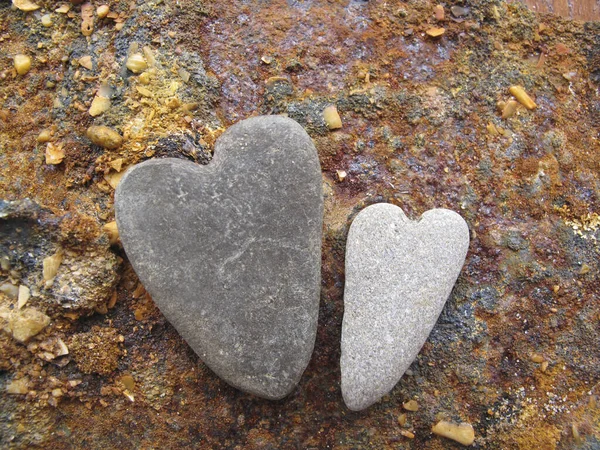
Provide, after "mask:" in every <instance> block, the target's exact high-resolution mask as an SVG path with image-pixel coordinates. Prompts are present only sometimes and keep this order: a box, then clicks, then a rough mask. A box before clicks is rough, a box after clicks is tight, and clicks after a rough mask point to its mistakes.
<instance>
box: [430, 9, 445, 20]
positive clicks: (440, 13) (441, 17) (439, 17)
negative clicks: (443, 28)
mask: <svg viewBox="0 0 600 450" xmlns="http://www.w3.org/2000/svg"><path fill="white" fill-rule="evenodd" d="M433 13H434V15H435V20H437V21H442V20H444V18H445V16H446V15H445V13H444V7H443V6H442V5H435V7H434V8H433Z"/></svg>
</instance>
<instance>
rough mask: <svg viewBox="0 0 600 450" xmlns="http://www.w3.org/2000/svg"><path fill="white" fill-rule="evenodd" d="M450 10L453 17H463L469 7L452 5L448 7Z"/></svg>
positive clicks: (467, 12)
mask: <svg viewBox="0 0 600 450" xmlns="http://www.w3.org/2000/svg"><path fill="white" fill-rule="evenodd" d="M450 12H451V13H452V15H453V16H454V17H463V16H466V15H467V14H469V8H463V7H462V6H456V5H453V6H451V7H450Z"/></svg>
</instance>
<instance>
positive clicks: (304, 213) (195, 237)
mask: <svg viewBox="0 0 600 450" xmlns="http://www.w3.org/2000/svg"><path fill="white" fill-rule="evenodd" d="M115 211H116V219H117V225H118V228H119V233H120V236H121V241H122V242H123V246H124V248H125V251H126V253H127V256H128V257H129V259H130V261H131V263H132V265H133V268H134V269H135V271H136V272H137V274H138V276H139V277H140V280H141V281H142V283H143V284H144V286H145V287H146V289H147V290H148V291H149V293H150V295H151V296H152V298H153V299H154V302H155V303H156V304H157V305H158V307H159V308H160V310H161V311H162V312H163V314H164V315H165V317H166V318H167V319H168V320H169V322H171V324H173V326H174V327H175V328H176V329H177V331H178V332H179V333H180V334H181V336H182V337H183V338H184V339H185V340H186V341H187V343H188V344H189V345H190V346H191V347H192V348H193V349H194V351H195V352H196V353H197V354H198V355H199V356H200V358H202V360H203V361H204V362H205V363H206V364H207V365H208V366H209V367H210V368H211V369H212V370H213V371H214V372H216V373H217V374H218V375H219V376H220V377H221V378H223V379H224V380H225V381H227V382H228V383H230V384H231V385H232V386H235V387H237V388H239V389H241V390H243V391H246V392H249V393H252V394H255V395H258V396H261V397H265V398H268V399H279V398H282V397H284V396H286V395H287V394H289V393H290V392H291V391H292V390H293V389H294V387H295V386H296V384H297V383H298V381H299V380H300V377H301V376H302V373H303V372H304V369H305V368H306V366H307V365H308V362H309V360H310V357H311V354H312V350H313V346H314V342H315V336H316V328H317V316H318V308H319V292H320V268H321V224H322V218H323V200H322V188H321V169H320V166H319V160H318V156H317V152H316V149H315V147H314V145H313V143H312V141H311V139H310V137H309V136H308V135H307V134H306V132H305V131H304V129H303V128H302V127H301V126H300V125H299V124H297V123H296V122H294V121H293V120H291V119H288V118H285V117H281V116H262V117H255V118H251V119H248V120H244V121H242V122H239V123H238V124H236V125H234V126H232V127H231V128H230V129H229V130H227V131H226V132H225V133H224V134H223V135H222V136H221V137H220V138H219V140H218V141H217V143H216V146H215V154H214V158H213V160H212V161H211V162H210V163H209V164H208V165H207V166H199V165H196V164H194V163H191V162H188V161H183V160H179V159H162V160H151V161H147V162H144V163H142V164H139V165H137V166H135V167H133V168H132V169H130V170H129V171H128V172H127V173H126V174H125V176H124V177H123V179H122V180H121V183H120V184H119V186H118V188H117V191H116V195H115Z"/></svg>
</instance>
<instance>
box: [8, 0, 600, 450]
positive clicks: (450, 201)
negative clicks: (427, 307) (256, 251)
mask: <svg viewBox="0 0 600 450" xmlns="http://www.w3.org/2000/svg"><path fill="white" fill-rule="evenodd" d="M36 2H37V3H38V5H40V6H41V8H40V9H39V10H37V11H34V12H29V13H25V12H23V11H20V10H18V9H14V8H12V7H11V3H10V2H8V1H6V0H3V1H1V2H0V80H1V81H0V193H1V197H2V198H3V199H4V200H6V201H13V202H11V203H8V202H2V203H0V258H1V261H0V262H1V263H2V264H1V270H2V272H1V278H0V285H1V289H0V290H1V291H2V293H1V294H0V310H1V311H2V314H1V315H0V317H3V319H0V320H2V321H4V322H3V323H2V324H1V325H2V327H4V328H6V332H1V333H0V348H1V351H0V392H2V393H1V394H0V446H1V447H3V448H36V447H39V448H54V449H71V448H97V449H100V448H121V449H129V448H230V449H235V448H238V449H246V448H249V449H254V448H257V449H258V448H265V449H268V448H273V449H288V448H290V449H291V448H315V449H316V448H319V449H321V448H338V449H354V448H411V449H446V448H459V447H460V446H459V445H458V444H455V443H453V442H452V441H449V440H447V439H444V438H441V437H439V436H435V435H433V434H432V433H431V431H430V430H431V426H432V425H433V424H434V423H435V422H436V421H437V420H439V419H446V420H450V421H454V422H468V423H470V424H472V425H473V427H474V428H475V432H476V441H475V444H474V448H482V449H483V448H485V449H530V448H536V449H553V448H559V449H572V448H582V449H598V448H600V430H599V429H600V409H599V406H598V402H597V396H598V394H600V392H599V390H598V389H599V388H598V383H599V380H600V355H599V343H600V325H599V322H600V303H599V299H600V283H599V274H598V257H599V254H600V250H599V248H598V241H597V240H598V238H599V237H600V236H599V232H598V228H599V225H600V219H599V216H598V214H599V213H600V198H599V196H600V181H599V180H600V177H599V173H600V157H599V155H600V153H599V151H600V146H599V144H598V138H599V136H600V97H599V90H600V24H599V23H593V22H588V23H583V22H572V21H567V20H563V19H559V18H557V17H553V16H547V15H536V14H534V13H532V12H530V11H529V10H527V9H526V8H525V7H523V6H521V5H519V4H507V3H504V2H501V1H496V0H474V1H472V2H470V3H460V4H458V3H457V4H456V5H454V4H453V3H452V2H450V3H446V4H445V8H444V10H445V18H444V19H443V20H442V21H441V22H440V21H439V20H437V19H436V18H435V16H434V6H435V3H434V2H427V1H423V0H411V1H408V2H406V3H403V2H399V1H395V0H390V1H387V2H380V1H371V2H367V1H359V0H329V1H327V0H306V1H300V0H298V1H293V0H288V1H283V0H280V1H260V2H248V1H241V0H239V1H230V0H228V1H221V2H211V1H202V2H201V1H191V0H177V1H176V0H165V1H161V0H150V1H141V0H139V1H124V0H122V1H112V2H108V3H107V4H109V5H110V11H111V12H114V13H116V14H114V15H110V16H109V17H107V18H103V19H99V18H98V17H97V16H95V15H94V23H93V32H92V33H91V35H90V36H88V37H86V36H84V35H83V34H82V32H81V23H82V19H81V5H71V9H70V11H69V12H66V13H60V12H55V11H54V10H55V9H56V8H57V7H58V6H59V5H58V4H57V3H56V2H53V1H48V0H36ZM73 3H77V2H73ZM100 4H101V3H100V2H94V5H93V6H94V9H95V8H96V7H97V6H100ZM453 5H454V6H457V5H458V6H462V7H467V8H468V11H467V12H466V14H465V15H463V16H461V17H454V16H453V15H452V14H451V12H450V7H451V6H453ZM47 13H50V14H51V23H50V25H49V26H48V27H45V26H43V25H42V22H41V17H42V16H43V15H44V14H47ZM438 26H443V27H444V28H445V29H446V31H445V33H444V34H443V35H442V36H441V38H438V39H434V38H431V37H429V36H428V35H427V34H426V31H427V30H428V29H430V28H432V27H438ZM132 45H133V46H134V47H132ZM135 45H138V46H139V49H142V48H143V47H148V49H149V50H150V53H152V55H153V56H154V58H155V60H156V63H155V64H154V66H153V67H150V68H149V69H148V71H147V72H148V74H149V76H147V79H146V80H144V79H143V77H140V76H139V75H134V74H132V73H131V72H129V71H127V69H126V68H125V61H126V59H127V55H128V52H131V51H134V50H135ZM17 53H24V54H28V55H29V56H31V58H32V68H31V70H30V71H29V73H27V74H26V75H23V76H21V75H17V74H16V72H15V70H14V69H13V59H12V58H13V56H14V55H15V54H17ZM84 56H90V57H91V58H90V60H91V66H89V61H90V60H87V59H83V60H81V61H83V62H80V59H81V58H82V57H84ZM147 57H148V58H150V56H149V53H147ZM82 64H83V65H82ZM86 65H87V66H89V67H91V69H89V68H86V67H85V66H86ZM142 81H145V82H146V84H142ZM102 84H105V85H106V87H108V88H110V96H111V108H110V109H109V110H108V111H106V112H105V113H104V114H102V115H100V116H98V117H95V118H93V117H91V116H90V115H89V114H88V108H89V106H90V104H91V101H92V99H93V98H94V95H95V94H96V91H97V90H98V89H99V88H100V86H101V85H102ZM514 84H519V85H522V86H523V87H524V88H525V90H526V91H527V92H528V93H529V94H530V95H531V96H532V97H533V98H534V99H535V101H536V103H537V105H538V108H537V109H535V110H533V111H529V110H526V109H525V108H522V107H520V108H519V109H518V110H517V114H515V115H514V116H513V117H510V118H507V119H502V118H501V115H500V113H499V111H498V110H497V103H498V102H499V101H507V100H509V99H510V98H511V97H510V95H509V93H508V88H509V87H510V86H511V85H514ZM104 89H106V88H104ZM174 99H175V100H174ZM329 104H335V105H337V108H338V111H339V112H340V115H341V118H342V121H343V128H342V129H341V130H339V131H335V132H330V131H329V130H328V129H327V126H326V124H325V122H324V119H323V116H322V111H323V109H324V107H325V106H327V105H329ZM276 113H277V114H279V113H285V114H288V115H289V116H290V117H292V118H294V119H296V120H297V121H299V122H300V123H301V124H302V125H304V126H305V128H306V130H307V131H308V132H309V134H310V135H311V136H312V137H313V138H314V140H315V144H316V146H317V149H318V151H319V154H320V157H321V164H322V168H323V179H324V183H325V191H326V216H325V228H324V240H323V255H324V257H323V282H322V287H323V289H322V300H321V308H320V318H319V330H318V337H317V342H316V347H315V351H314V355H313V359H312V362H311V364H310V365H309V367H308V369H307V370H306V373H305V375H304V377H303V379H302V381H301V383H300V385H299V386H298V388H297V389H296V391H295V392H294V393H293V394H292V395H290V396H289V397H288V398H286V399H284V400H282V401H278V402H269V401H266V400H260V399H256V398H254V397H252V396H249V395H246V394H242V393H240V392H238V391H236V390H234V389H233V388H231V387H229V386H228V385H226V384H225V383H224V382H222V381H220V380H219V379H218V378H217V377H216V376H214V375H213V374H212V373H211V372H210V371H209V370H207V369H206V368H205V367H204V366H203V364H202V363H201V362H200V361H199V359H198V358H197V357H196V356H195V355H194V354H193V352H192V351H191V350H190V349H189V348H188V347H187V345H186V344H185V342H183V341H182V340H181V338H180V337H179V336H178V334H177V333H176V332H175V330H174V329H173V328H172V327H171V326H170V325H169V324H168V323H167V322H166V321H165V320H164V318H163V317H162V315H161V314H160V312H159V311H158V310H157V309H156V308H155V306H154V305H153V303H152V300H151V299H150V298H148V296H147V295H145V292H144V290H143V287H141V286H139V285H138V281H137V278H136V276H135V274H134V273H133V272H132V270H131V267H130V265H129V264H128V262H127V259H126V256H125V254H124V253H123V251H122V249H121V248H120V247H119V245H118V243H117V244H114V245H112V246H111V245H110V243H109V238H108V236H107V235H106V233H105V232H104V231H103V226H104V225H105V224H107V223H110V222H111V221H112V220H113V208H112V195H113V187H112V186H114V185H115V183H116V182H117V181H118V174H119V173H122V170H123V167H126V166H128V165H131V164H134V163H136V162H138V161H141V160H144V159H147V158H150V157H161V156H167V155H168V156H178V157H182V158H189V159H192V160H196V161H198V162H199V163H206V162H207V160H208V159H209V157H210V152H211V149H212V145H213V143H214V140H215V139H216V137H217V136H218V135H219V133H220V132H221V131H222V129H223V128H225V127H227V126H229V125H230V124H232V123H234V122H236V121H238V120H240V119H243V118H246V117H249V116H252V115H256V114H276ZM91 124H95V125H107V126H110V127H113V128H114V129H116V130H118V131H119V132H120V133H121V134H122V135H123V136H124V143H123V145H122V146H121V147H119V148H117V149H114V150H108V149H103V148H101V147H98V146H96V145H94V144H92V143H91V142H90V141H89V140H88V138H87V137H86V129H87V128H88V126H90V125H91ZM42 130H48V131H50V132H51V136H50V142H51V144H52V146H54V148H56V147H59V148H60V147H62V149H63V150H64V152H65V156H64V159H63V161H62V162H61V163H60V164H55V165H51V164H46V163H45V153H46V150H47V143H45V142H38V136H39V135H40V133H41V132H42ZM117 169H121V172H119V171H117ZM338 170H343V171H345V172H346V173H347V177H346V178H345V179H344V180H343V181H339V179H338V175H337V171H338ZM26 199H30V200H26ZM380 201H388V202H392V203H395V204H397V205H399V206H401V207H402V208H403V209H404V210H405V211H406V212H407V214H409V215H410V216H412V217H413V218H417V217H418V216H419V215H420V214H422V213H423V212H424V211H426V210H427V209H430V208H433V207H445V208H450V209H453V210H456V211H458V212H460V213H461V214H462V215H463V217H464V218H465V219H466V220H467V222H468V224H469V227H470V229H471V234H472V240H471V246H470V250H469V254H468V256H467V261H466V264H465V267H464V269H463V272H462V274H461V276H460V277H459V280H458V282H457V285H456V286H455V289H454V291H453V294H452V296H451V298H450V299H449V301H448V303H447V306H446V308H445V310H444V312H443V313H442V316H441V317H440V319H439V321H438V324H437V325H436V327H435V328H434V331H433V333H432V334H431V336H430V338H429V340H428V342H427V343H426V344H425V346H424V348H423V350H422V351H421V354H420V355H419V357H418V358H417V360H416V361H415V363H414V364H413V366H412V367H411V369H410V372H409V373H407V374H406V375H405V376H404V377H403V379H402V381H401V382H400V383H399V384H398V385H397V387H396V388H395V389H394V391H393V392H392V393H391V394H390V395H389V396H387V397H386V398H384V400H383V401H381V402H380V403H378V404H377V405H375V406H374V407H372V408H370V409H368V410H366V411H364V412H361V413H351V412H349V411H348V410H347V409H346V408H345V407H344V405H343V402H342V398H341V394H340V388H339V377H340V374H339V356H340V355H339V340H340V330H341V319H342V315H343V303H342V293H343V284H344V266H343V261H344V242H345V236H346V233H347V230H348V225H349V223H350V220H351V219H352V217H353V216H354V215H355V214H356V213H357V212H358V211H359V210H360V209H361V208H362V207H364V206H365V205H367V204H371V203H374V202H380ZM59 249H60V250H59ZM57 252H59V253H60V252H62V254H63V257H62V258H63V259H62V263H61V265H60V266H59V269H58V273H57V275H56V277H55V278H54V279H53V281H50V282H49V283H44V280H43V276H42V261H43V260H44V259H45V258H47V257H49V256H51V255H54V254H56V253H57ZM173 270H177V268H176V267H175V268H173ZM20 285H22V286H27V287H29V288H30V291H31V294H32V296H31V298H30V299H29V300H28V302H27V304H26V306H25V309H32V310H34V311H37V312H44V313H45V314H47V315H48V316H49V317H50V319H51V321H50V323H49V324H48V325H47V326H46V327H45V328H44V329H43V331H41V332H40V333H39V334H37V335H36V336H34V337H33V338H31V339H30V340H29V341H28V342H26V343H20V342H18V341H17V340H15V339H14V338H13V335H12V334H11V331H10V327H9V325H7V321H8V320H10V318H11V317H14V315H15V314H17V315H18V314H20V313H19V312H18V311H17V309H16V299H15V298H14V297H15V295H16V289H17V287H18V286H20ZM19 317H20V316H19ZM398 326H399V327H401V326H402V324H401V323H399V324H398ZM61 343H62V344H64V345H66V347H67V348H68V352H69V353H68V354H64V348H63V347H62V346H61ZM15 391H19V392H23V393H21V394H17V393H9V392H15ZM409 399H414V400H416V401H417V403H418V405H419V410H418V411H416V412H407V411H404V410H403V408H402V403H403V402H405V401H407V400H409ZM402 414H406V423H405V424H404V426H402V425H401V424H400V423H399V418H401V415H402ZM401 421H402V419H401ZM402 430H406V431H411V432H413V433H414V435H415V437H414V439H409V438H407V437H405V436H403V435H402V434H401V431H402ZM405 434H406V433H405Z"/></svg>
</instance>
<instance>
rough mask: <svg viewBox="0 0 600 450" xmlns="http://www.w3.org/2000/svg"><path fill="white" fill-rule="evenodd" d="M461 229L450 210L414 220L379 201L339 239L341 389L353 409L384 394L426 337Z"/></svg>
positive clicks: (455, 261)
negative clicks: (342, 266) (342, 259)
mask: <svg viewBox="0 0 600 450" xmlns="http://www.w3.org/2000/svg"><path fill="white" fill-rule="evenodd" d="M468 247H469V228H468V227H467V224H466V223H465V221H464V220H463V219H462V217H460V216H459V215H458V214H457V213H455V212H453V211H449V210H447V209H432V210H430V211H427V212H426V213H425V214H423V216H421V218H420V219H419V220H417V221H412V220H410V219H408V218H407V217H406V215H405V214H404V212H403V211H402V209H401V208H399V207H397V206H395V205H391V204H387V203H379V204H376V205H371V206H369V207H367V208H365V209H364V210H362V211H361V212H360V213H359V214H358V215H357V216H356V218H355V219H354V221H353V222H352V225H351V226H350V231H349V233H348V240H347V244H346V285H345V288H344V319H343V323H342V356H341V361H340V365H341V371H342V395H343V397H344V401H345V403H346V405H347V406H348V408H350V409H352V410H356V411H358V410H361V409H364V408H367V407H368V406H370V405H372V404H373V403H375V402H376V401H378V400H379V399H380V398H381V397H383V396H384V395H385V394H387V393H388V392H389V391H391V390H392V388H393V387H394V386H395V385H396V383H397V382H398V381H399V380H400V378H401V377H402V375H403V374H404V372H405V371H406V369H408V367H409V366H410V364H411V363H412V362H413V360H414V359H415V358H416V356H417V354H418V353H419V350H420V349H421V347H422V346H423V344H424V343H425V341H426V340H427V337H428V336H429V333H430V332H431V330H432V328H433V326H434V324H435V322H436V321H437V318H438V316H439V315H440V313H441V311H442V308H443V307H444V304H445V303H446V299H447V298H448V296H449V295H450V292H451V290H452V287H453V286H454V283H455V282H456V279H457V277H458V275H459V273H460V270H461V268H462V266H463V263H464V261H465V257H466V254H467V249H468Z"/></svg>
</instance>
